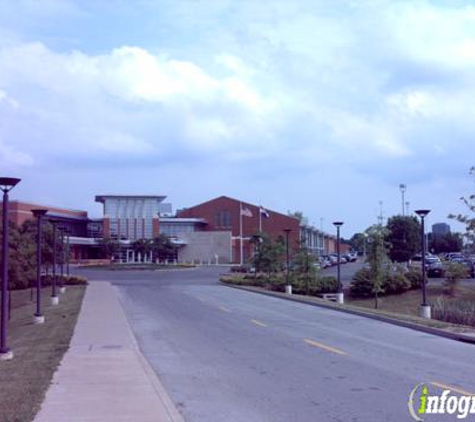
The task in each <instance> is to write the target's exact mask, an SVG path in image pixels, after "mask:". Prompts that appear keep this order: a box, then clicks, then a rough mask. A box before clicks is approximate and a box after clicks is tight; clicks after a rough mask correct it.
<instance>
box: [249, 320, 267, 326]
mask: <svg viewBox="0 0 475 422" xmlns="http://www.w3.org/2000/svg"><path fill="white" fill-rule="evenodd" d="M251 322H252V323H253V324H255V325H258V326H259V327H267V325H266V324H264V323H263V322H261V321H258V320H257V319H251Z"/></svg>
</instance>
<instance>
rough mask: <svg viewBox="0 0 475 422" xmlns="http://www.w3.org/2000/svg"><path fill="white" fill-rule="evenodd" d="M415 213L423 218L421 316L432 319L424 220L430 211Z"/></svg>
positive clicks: (417, 211)
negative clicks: (427, 279)
mask: <svg viewBox="0 0 475 422" xmlns="http://www.w3.org/2000/svg"><path fill="white" fill-rule="evenodd" d="M415 213H416V214H417V215H418V216H419V217H420V218H421V242H422V304H421V307H420V316H421V317H423V318H429V319H430V318H431V310H430V306H429V305H428V304H427V300H426V299H427V294H426V242H425V228H424V218H425V217H426V216H427V214H429V213H430V210H416V211H415Z"/></svg>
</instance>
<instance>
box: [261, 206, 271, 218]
mask: <svg viewBox="0 0 475 422" xmlns="http://www.w3.org/2000/svg"><path fill="white" fill-rule="evenodd" d="M259 212H260V213H261V215H262V216H263V217H264V218H269V211H267V210H266V209H265V208H263V207H259Z"/></svg>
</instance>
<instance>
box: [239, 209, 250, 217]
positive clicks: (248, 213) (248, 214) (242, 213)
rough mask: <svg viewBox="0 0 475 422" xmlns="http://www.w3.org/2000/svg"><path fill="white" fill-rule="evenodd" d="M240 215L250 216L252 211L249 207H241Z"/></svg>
mask: <svg viewBox="0 0 475 422" xmlns="http://www.w3.org/2000/svg"><path fill="white" fill-rule="evenodd" d="M241 215H243V216H244V217H252V212H251V210H250V209H249V208H241Z"/></svg>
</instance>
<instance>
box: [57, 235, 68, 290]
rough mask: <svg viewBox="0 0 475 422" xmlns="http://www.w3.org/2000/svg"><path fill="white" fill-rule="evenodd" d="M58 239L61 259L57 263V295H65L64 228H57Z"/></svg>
mask: <svg viewBox="0 0 475 422" xmlns="http://www.w3.org/2000/svg"><path fill="white" fill-rule="evenodd" d="M58 229H59V238H60V239H61V259H60V262H59V271H60V281H59V293H66V287H65V286H64V232H65V231H66V227H64V226H59V227H58Z"/></svg>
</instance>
